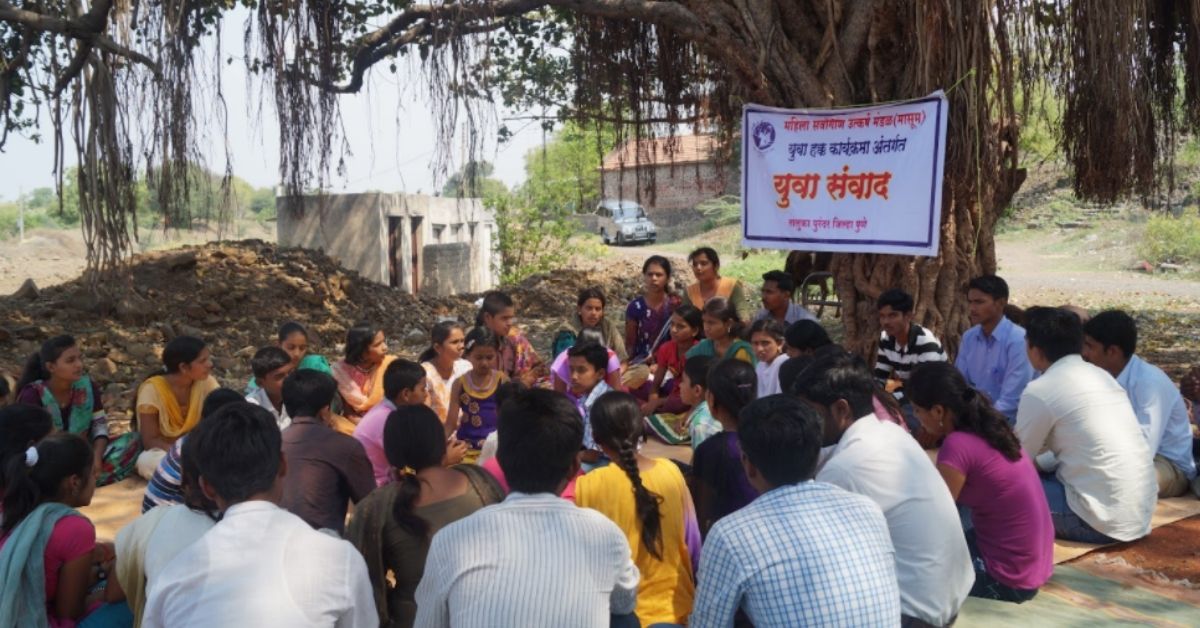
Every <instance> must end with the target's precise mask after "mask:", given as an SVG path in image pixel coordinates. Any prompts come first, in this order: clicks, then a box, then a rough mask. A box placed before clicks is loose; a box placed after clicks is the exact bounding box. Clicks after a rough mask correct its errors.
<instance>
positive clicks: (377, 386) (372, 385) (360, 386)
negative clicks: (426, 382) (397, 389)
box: [333, 321, 396, 434]
mask: <svg viewBox="0 0 1200 628" xmlns="http://www.w3.org/2000/svg"><path fill="white" fill-rule="evenodd" d="M395 359H396V356H394V355H388V347H387V339H385V338H384V336H383V330H381V329H379V328H378V327H376V326H375V325H372V324H371V323H370V322H367V321H360V322H358V323H355V325H354V326H353V327H351V328H350V329H349V330H347V331H346V352H345V357H344V358H343V359H341V360H338V361H337V362H334V364H333V379H335V380H337V385H338V394H339V396H341V398H342V416H344V417H345V418H346V419H347V420H348V422H349V423H350V424H351V425H349V426H344V425H342V424H341V423H340V422H339V426H338V431H342V432H345V433H347V434H349V433H352V432H353V431H354V426H355V425H358V421H359V419H361V418H362V416H363V415H364V414H366V413H367V411H368V410H370V409H371V408H374V407H375V406H376V405H377V404H378V403H379V402H380V401H383V372H384V371H386V370H387V367H388V365H389V364H391V363H392V361H393V360H395ZM346 427H348V428H349V431H348V432H347V431H345V428H346Z"/></svg>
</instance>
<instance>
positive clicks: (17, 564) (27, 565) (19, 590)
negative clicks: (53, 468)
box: [0, 502, 79, 628]
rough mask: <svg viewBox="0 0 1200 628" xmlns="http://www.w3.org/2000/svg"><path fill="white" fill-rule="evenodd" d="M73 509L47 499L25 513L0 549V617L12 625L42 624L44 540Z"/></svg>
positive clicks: (39, 627) (40, 626)
mask: <svg viewBox="0 0 1200 628" xmlns="http://www.w3.org/2000/svg"><path fill="white" fill-rule="evenodd" d="M78 514H79V513H78V512H76V511H75V509H73V508H71V507H70V506H67V505H66V504H60V503H58V502H47V503H44V504H42V505H40V506H38V507H37V508H34V509H33V512H31V513H29V516H28V517H25V520H24V521H22V522H21V523H19V524H17V527H16V528H14V529H13V531H12V532H11V533H10V534H9V536H8V540H7V541H6V542H5V543H4V548H3V549H0V582H2V583H4V594H3V595H0V617H7V618H8V619H6V620H4V621H5V622H11V624H9V625H12V626H28V627H32V628H43V627H44V626H47V625H48V624H49V619H48V618H47V616H46V544H47V543H48V542H49V541H50V533H51V532H52V531H53V530H54V524H56V523H58V520H59V519H62V518H63V517H66V516H68V515H78Z"/></svg>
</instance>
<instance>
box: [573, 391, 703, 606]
mask: <svg viewBox="0 0 1200 628" xmlns="http://www.w3.org/2000/svg"><path fill="white" fill-rule="evenodd" d="M589 419H590V420H591V424H592V435H593V437H594V438H595V440H596V444H597V445H598V446H599V447H600V449H601V450H603V451H604V454H605V455H606V456H607V457H608V458H609V459H611V460H612V461H613V462H614V464H610V465H608V466H605V467H601V468H599V469H596V470H594V471H592V472H590V473H587V474H586V475H584V476H582V477H580V478H579V479H578V480H576V483H575V503H576V504H577V505H579V506H580V507H583V508H592V509H595V510H598V511H599V512H600V513H602V514H603V515H604V516H606V517H608V518H609V519H611V520H612V521H613V523H616V524H617V526H618V527H620V528H621V530H623V531H624V532H625V536H626V538H628V539H629V547H630V550H631V551H632V552H633V561H634V563H635V564H636V565H637V568H638V571H639V572H640V573H641V582H640V583H639V584H638V595H637V616H638V619H640V620H641V621H642V623H643V624H644V625H647V626H648V625H651V624H657V623H671V624H680V625H682V624H686V623H687V621H688V616H689V615H690V614H691V612H692V599H693V597H694V596H695V590H696V580H695V577H694V576H693V573H694V569H695V567H696V566H697V565H698V564H699V560H700V529H699V527H698V526H697V521H696V510H695V506H694V505H693V504H692V495H691V493H690V492H688V487H687V482H686V481H684V479H683V474H682V473H681V472H680V471H679V466H678V465H676V464H675V463H673V462H671V461H670V460H666V459H663V458H658V459H652V458H647V457H645V456H643V455H641V454H640V453H638V445H639V443H640V441H641V436H642V413H641V408H640V407H639V406H638V402H637V399H636V398H634V397H633V396H632V395H630V394H628V393H622V392H607V393H604V394H603V395H601V396H600V398H599V399H597V400H596V403H595V404H594V405H593V406H592V411H591V413H590V416H589Z"/></svg>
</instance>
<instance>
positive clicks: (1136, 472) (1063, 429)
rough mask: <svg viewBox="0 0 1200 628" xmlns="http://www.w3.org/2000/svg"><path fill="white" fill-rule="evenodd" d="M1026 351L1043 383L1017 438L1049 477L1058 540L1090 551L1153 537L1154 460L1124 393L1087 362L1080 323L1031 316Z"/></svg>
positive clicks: (1020, 416)
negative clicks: (1090, 546) (1089, 547)
mask: <svg viewBox="0 0 1200 628" xmlns="http://www.w3.org/2000/svg"><path fill="white" fill-rule="evenodd" d="M1025 343H1026V344H1027V345H1028V347H1029V363H1030V364H1032V365H1033V368H1034V369H1036V370H1038V371H1041V373H1042V375H1041V377H1038V378H1037V379H1035V380H1033V381H1031V382H1029V385H1028V386H1026V387H1025V392H1024V393H1023V394H1022V395H1021V403H1020V405H1019V406H1018V407H1017V425H1016V432H1017V438H1018V439H1020V441H1021V446H1022V447H1024V448H1025V452H1026V453H1027V454H1028V455H1029V457H1030V458H1035V459H1036V462H1037V466H1038V468H1039V470H1040V471H1041V472H1042V488H1043V489H1044V490H1045V491H1046V501H1047V502H1048V503H1049V505H1050V517H1051V519H1053V521H1054V534H1055V536H1057V537H1058V538H1060V539H1066V540H1069V541H1081V542H1084V543H1111V542H1114V541H1133V540H1135V539H1139V538H1141V537H1143V536H1146V534H1148V533H1149V532H1150V517H1151V516H1152V515H1153V514H1154V505H1155V501H1156V499H1155V496H1156V495H1157V493H1158V485H1157V482H1156V479H1155V475H1154V462H1153V453H1152V452H1151V451H1150V448H1149V446H1147V444H1146V439H1145V437H1143V436H1142V432H1141V429H1140V428H1139V426H1138V420H1137V417H1136V416H1135V415H1134V412H1133V407H1132V406H1130V404H1129V398H1128V396H1126V394H1125V391H1124V390H1123V389H1122V388H1121V385H1120V384H1118V383H1117V382H1116V380H1114V379H1113V378H1112V376H1111V375H1109V374H1108V373H1107V372H1105V371H1104V370H1103V369H1101V368H1099V367H1097V366H1094V365H1091V364H1088V363H1087V362H1084V360H1083V357H1082V356H1081V355H1080V351H1081V350H1082V349H1083V326H1082V324H1081V323H1080V321H1079V317H1078V316H1076V315H1075V314H1073V313H1071V312H1068V311H1066V310H1062V309H1058V308H1048V307H1033V308H1029V310H1027V311H1026V312H1025Z"/></svg>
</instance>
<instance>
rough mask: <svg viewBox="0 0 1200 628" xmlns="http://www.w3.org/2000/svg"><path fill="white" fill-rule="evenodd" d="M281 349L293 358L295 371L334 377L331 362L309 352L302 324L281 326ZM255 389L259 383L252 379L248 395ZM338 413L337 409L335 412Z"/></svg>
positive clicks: (294, 322)
mask: <svg viewBox="0 0 1200 628" xmlns="http://www.w3.org/2000/svg"><path fill="white" fill-rule="evenodd" d="M279 348H280V349H283V350H284V352H285V353H287V354H288V356H289V357H291V358H292V367H293V368H292V370H293V371H298V370H300V369H307V370H310V371H321V372H322V373H324V374H326V375H329V376H333V369H331V368H330V367H329V360H326V359H325V356H323V355H320V354H317V353H309V352H308V330H306V329H304V326H303V325H301V324H300V323H297V322H296V321H288V322H286V323H284V324H282V325H280V326H279ZM255 388H258V382H256V381H254V378H253V377H251V378H250V382H249V383H248V384H246V393H247V394H249V393H251V392H253V391H254V389H255ZM339 405H340V404H339ZM337 411H338V409H337V408H335V409H334V412H335V413H336V412H337Z"/></svg>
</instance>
